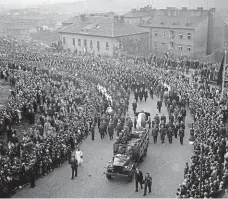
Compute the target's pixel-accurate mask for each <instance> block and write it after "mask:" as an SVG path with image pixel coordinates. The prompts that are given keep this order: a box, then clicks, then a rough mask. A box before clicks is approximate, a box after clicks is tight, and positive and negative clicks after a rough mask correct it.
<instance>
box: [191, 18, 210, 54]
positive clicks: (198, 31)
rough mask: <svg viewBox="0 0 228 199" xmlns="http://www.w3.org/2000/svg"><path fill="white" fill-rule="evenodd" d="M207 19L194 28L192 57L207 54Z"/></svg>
mask: <svg viewBox="0 0 228 199" xmlns="http://www.w3.org/2000/svg"><path fill="white" fill-rule="evenodd" d="M207 39H208V20H207V19H206V20H204V21H203V22H202V23H200V24H199V25H198V26H197V27H196V28H195V40H194V54H193V56H194V58H200V57H203V56H205V55H206V54H207V43H208V42H207Z"/></svg>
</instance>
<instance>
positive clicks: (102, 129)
mask: <svg viewBox="0 0 228 199" xmlns="http://www.w3.org/2000/svg"><path fill="white" fill-rule="evenodd" d="M99 133H100V135H101V139H103V138H104V136H105V134H104V127H103V126H102V125H101V126H100V127H99Z"/></svg>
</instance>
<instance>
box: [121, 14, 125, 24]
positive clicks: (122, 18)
mask: <svg viewBox="0 0 228 199" xmlns="http://www.w3.org/2000/svg"><path fill="white" fill-rule="evenodd" d="M120 22H121V23H124V22H125V21H124V16H123V15H121V16H120Z"/></svg>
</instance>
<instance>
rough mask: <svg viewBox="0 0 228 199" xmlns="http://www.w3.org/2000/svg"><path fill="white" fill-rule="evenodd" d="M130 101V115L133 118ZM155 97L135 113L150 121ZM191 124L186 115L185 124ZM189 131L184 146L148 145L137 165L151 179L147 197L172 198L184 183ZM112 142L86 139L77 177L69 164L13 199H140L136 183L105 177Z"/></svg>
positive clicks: (166, 141)
mask: <svg viewBox="0 0 228 199" xmlns="http://www.w3.org/2000/svg"><path fill="white" fill-rule="evenodd" d="M132 101H133V95H132V96H131V100H130V108H129V114H130V116H133V112H132V108H131V104H132ZM156 104H157V98H155V99H154V100H151V99H150V100H148V101H147V102H146V103H145V102H139V103H138V109H137V111H140V110H142V109H143V110H144V111H146V112H150V113H151V115H152V118H153V117H154V116H155V114H156V113H157V109H156ZM162 113H164V114H165V115H166V116H167V110H166V108H165V107H163V108H162ZM190 122H192V120H191V118H190V116H189V113H188V118H187V119H186V123H190ZM188 136H189V128H188V126H187V128H186V133H185V138H184V145H183V146H181V145H180V143H179V139H175V138H174V141H173V144H169V143H168V140H167V138H166V140H165V144H164V145H161V144H160V143H161V142H160V137H158V144H156V145H154V144H153V143H152V137H151V142H150V144H149V149H148V154H147V157H146V159H145V161H144V162H143V163H142V164H141V165H140V169H141V170H142V171H143V173H146V172H150V174H151V176H152V177H153V185H152V193H151V194H148V195H147V196H146V197H150V198H151V197H153V198H161V197H163V198H165V197H175V194H176V192H177V191H176V189H177V188H178V185H179V184H180V183H182V182H183V172H184V166H185V162H186V161H190V157H191V154H192V146H191V145H190V144H189V143H188V141H187V138H188ZM113 142H114V141H109V139H108V136H106V137H105V139H104V140H100V136H99V134H98V132H96V137H95V140H94V141H92V140H91V137H90V136H89V137H88V138H87V139H86V140H85V141H84V143H83V145H82V146H81V150H82V151H83V153H84V163H83V165H82V166H81V167H79V168H78V177H77V178H75V179H74V180H71V179H70V178H71V168H70V165H69V164H68V163H65V164H64V165H62V167H61V168H59V169H55V170H54V171H53V172H52V173H50V174H48V176H45V177H44V178H42V179H39V180H38V181H37V182H36V187H35V189H31V188H29V186H27V187H25V188H24V189H23V190H21V191H19V192H17V193H16V194H15V195H14V196H13V197H20V198H23V197H26V198H31V197H32V198H43V197H45V198H48V197H50V198H57V197H58V198H71V197H72V198H73V197H74V198H82V197H83V198H85V197H86V198H96V197H101V198H108V197H109V198H122V197H123V198H138V197H140V198H142V197H143V196H142V195H143V191H142V190H139V192H138V193H135V183H134V182H131V183H129V182H127V180H124V179H112V180H111V181H109V180H107V179H106V177H105V174H104V172H105V170H106V169H105V168H104V167H105V166H106V165H107V163H108V162H109V161H110V160H111V158H112V152H113V150H112V148H113Z"/></svg>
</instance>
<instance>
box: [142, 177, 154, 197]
mask: <svg viewBox="0 0 228 199" xmlns="http://www.w3.org/2000/svg"><path fill="white" fill-rule="evenodd" d="M147 187H148V188H149V193H151V187H152V177H151V176H150V174H149V173H146V176H145V185H144V194H143V196H145V195H146V194H147V193H146V192H147Z"/></svg>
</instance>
